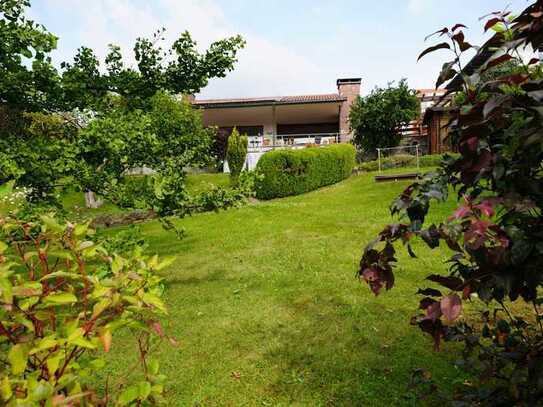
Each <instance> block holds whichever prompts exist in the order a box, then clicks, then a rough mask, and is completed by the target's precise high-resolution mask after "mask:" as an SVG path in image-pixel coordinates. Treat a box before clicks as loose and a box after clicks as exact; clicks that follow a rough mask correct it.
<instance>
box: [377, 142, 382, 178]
mask: <svg viewBox="0 0 543 407" xmlns="http://www.w3.org/2000/svg"><path fill="white" fill-rule="evenodd" d="M377 165H378V166H379V174H380V173H381V149H380V148H378V149H377Z"/></svg>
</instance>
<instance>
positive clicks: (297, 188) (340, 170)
mask: <svg viewBox="0 0 543 407" xmlns="http://www.w3.org/2000/svg"><path fill="white" fill-rule="evenodd" d="M354 164H355V148H354V147H353V146H352V145H350V144H337V145H333V146H327V147H310V148H304V149H300V150H275V151H270V152H267V153H266V154H264V155H263V156H262V157H261V158H260V160H259V161H258V164H257V166H256V171H257V172H258V173H260V174H262V175H261V177H260V178H259V179H258V181H257V183H256V197H257V198H258V199H272V198H280V197H284V196H289V195H298V194H303V193H305V192H309V191H312V190H314V189H317V188H320V187H323V186H325V185H331V184H335V183H336V182H339V181H341V180H343V179H345V178H348V177H349V176H350V175H351V173H352V171H353V168H354Z"/></svg>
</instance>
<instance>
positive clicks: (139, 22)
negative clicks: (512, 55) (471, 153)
mask: <svg viewBox="0 0 543 407" xmlns="http://www.w3.org/2000/svg"><path fill="white" fill-rule="evenodd" d="M529 3H530V1H528V0H335V1H331V0H327V1H325V0H32V8H31V9H30V10H29V12H28V14H29V17H31V18H32V19H34V20H35V21H37V22H39V23H41V24H43V25H45V27H47V29H48V30H49V31H50V32H52V33H54V34H55V35H57V36H58V37H59V38H60V39H59V42H58V49H57V50H56V51H55V52H54V54H53V58H54V61H55V63H56V64H60V62H62V61H71V60H72V59H73V56H74V54H75V51H76V49H77V48H78V47H79V46H81V45H85V46H89V47H91V48H92V49H94V51H95V52H96V54H97V56H98V57H99V58H100V59H101V60H102V61H103V58H104V56H105V55H106V53H107V45H108V44H110V43H114V44H117V45H119V46H121V48H122V49H123V54H125V58H126V62H127V63H128V64H132V63H133V54H132V48H133V45H134V41H135V39H136V38H137V37H140V36H146V37H149V36H151V35H152V33H153V32H155V31H156V30H157V29H159V28H161V27H164V28H166V30H167V31H166V33H167V35H166V44H167V45H170V44H171V43H172V42H173V40H174V39H175V38H177V37H178V36H179V34H180V33H181V32H183V31H185V30H188V31H189V32H190V33H191V35H192V36H193V38H194V39H195V40H196V41H197V42H198V46H199V48H200V49H201V50H204V49H205V48H206V47H207V46H208V45H209V44H210V43H212V42H213V41H216V40H219V39H221V38H224V37H227V36H230V35H236V34H240V35H242V36H243V38H244V39H245V40H246V41H247V44H246V47H245V48H244V49H243V50H242V51H241V52H240V53H239V61H238V62H237V63H236V65H235V69H234V71H232V72H230V73H229V74H228V75H227V77H225V78H220V79H212V80H211V81H210V82H209V84H208V86H207V87H206V88H204V89H203V90H202V91H201V93H200V94H199V95H197V97H198V98H228V97H257V96H278V95H299V94H313V93H334V92H336V79H337V78H344V77H347V78H351V77H361V78H362V94H367V93H369V92H370V91H371V89H373V88H374V87H375V86H386V85H387V84H388V83H389V82H391V81H398V80H400V79H401V78H407V80H408V83H409V85H410V86H411V87H412V88H432V87H433V84H434V83H435V79H436V77H437V75H438V73H439V70H440V67H441V65H442V64H443V62H446V61H448V59H447V57H448V55H447V53H446V52H447V51H444V50H441V51H438V52H437V53H435V54H433V55H430V56H428V57H425V58H423V59H422V60H421V61H420V62H418V63H417V56H418V54H419V53H420V52H421V51H422V50H423V49H424V48H426V47H427V46H430V45H432V43H433V42H435V41H436V39H431V40H429V41H428V42H425V41H424V38H425V36H426V35H427V34H429V33H432V32H434V31H436V30H438V29H440V28H442V27H444V26H451V25H454V24H455V23H463V24H465V25H467V26H468V28H469V29H468V30H467V32H466V37H467V40H468V41H470V42H471V43H472V44H481V43H482V42H483V41H484V40H485V38H487V37H488V36H489V34H488V33H487V34H486V36H485V34H484V33H483V28H482V27H483V24H484V22H481V21H479V17H481V16H483V15H485V14H487V13H489V12H491V11H497V10H502V9H504V8H506V7H508V8H509V9H510V10H512V11H513V12H515V11H517V12H518V11H520V10H522V9H523V8H524V7H526V6H527V5H528V4H529Z"/></svg>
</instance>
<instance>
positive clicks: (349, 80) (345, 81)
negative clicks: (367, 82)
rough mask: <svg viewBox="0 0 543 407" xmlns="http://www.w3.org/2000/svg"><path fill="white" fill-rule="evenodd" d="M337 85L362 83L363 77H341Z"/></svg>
mask: <svg viewBox="0 0 543 407" xmlns="http://www.w3.org/2000/svg"><path fill="white" fill-rule="evenodd" d="M336 83H337V86H339V85H351V84H353V85H360V84H361V83H362V78H340V79H338V80H337V82H336Z"/></svg>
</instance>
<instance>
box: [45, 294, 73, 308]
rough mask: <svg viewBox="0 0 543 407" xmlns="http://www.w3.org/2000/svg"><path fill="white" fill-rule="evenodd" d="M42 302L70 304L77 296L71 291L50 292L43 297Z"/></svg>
mask: <svg viewBox="0 0 543 407" xmlns="http://www.w3.org/2000/svg"><path fill="white" fill-rule="evenodd" d="M43 302H44V304H48V305H63V304H71V303H74V302H77V297H76V296H75V295H73V294H72V293H60V294H52V295H48V296H47V297H45V298H44V300H43Z"/></svg>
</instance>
